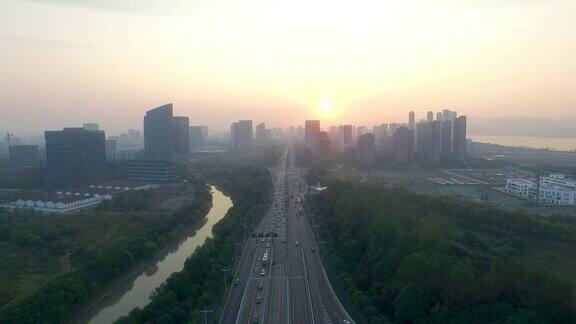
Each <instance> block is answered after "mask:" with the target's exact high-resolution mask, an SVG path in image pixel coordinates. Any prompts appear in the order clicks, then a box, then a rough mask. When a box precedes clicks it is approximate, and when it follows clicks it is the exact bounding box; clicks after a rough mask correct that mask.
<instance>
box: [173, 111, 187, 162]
mask: <svg viewBox="0 0 576 324" xmlns="http://www.w3.org/2000/svg"><path fill="white" fill-rule="evenodd" d="M173 121H174V154H175V155H179V156H182V155H187V154H190V122H189V119H188V117H184V116H174V118H173Z"/></svg>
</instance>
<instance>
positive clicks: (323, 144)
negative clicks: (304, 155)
mask: <svg viewBox="0 0 576 324" xmlns="http://www.w3.org/2000/svg"><path fill="white" fill-rule="evenodd" d="M329 152H330V139H329V138H328V133H326V132H320V133H318V159H319V160H321V161H325V160H327V159H328V153H329Z"/></svg>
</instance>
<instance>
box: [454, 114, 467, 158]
mask: <svg viewBox="0 0 576 324" xmlns="http://www.w3.org/2000/svg"><path fill="white" fill-rule="evenodd" d="M465 158H466V116H460V117H458V118H456V120H455V121H454V159H455V160H457V161H462V160H464V159H465Z"/></svg>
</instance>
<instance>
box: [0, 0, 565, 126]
mask: <svg viewBox="0 0 576 324" xmlns="http://www.w3.org/2000/svg"><path fill="white" fill-rule="evenodd" d="M574 12H576V1H574V0H555V1H554V0H549V1H544V0H542V1H538V0H483V1H472V0H458V1H448V0H407V1H397V0H396V1H387V0H354V1H348V0H340V1H337V0H291V1H285V0H234V1H232V0H124V1H117V0H2V1H0V132H2V133H4V132H5V131H10V132H12V133H16V134H17V135H29V134H34V133H40V132H41V131H43V130H45V129H59V128H62V127H65V126H76V125H81V124H82V123H83V122H98V123H100V125H101V128H104V129H105V130H106V131H107V132H108V133H118V132H120V131H123V130H126V129H128V128H137V129H141V128H142V117H143V115H144V113H145V111H146V110H148V109H151V108H154V107H156V106H159V105H162V104H165V103H169V102H171V103H173V104H174V110H175V114H176V115H184V116H189V117H190V123H191V124H194V125H208V126H210V127H211V128H212V129H214V130H219V129H227V128H228V126H229V124H230V123H231V122H232V121H233V120H237V119H253V120H254V121H255V122H260V121H265V122H267V124H268V125H271V126H275V125H283V126H286V125H303V121H304V120H305V119H320V120H321V122H322V125H323V126H324V125H326V126H327V125H330V124H339V123H347V122H351V123H354V124H356V125H374V124H378V123H381V122H391V121H400V122H402V121H405V120H407V115H408V112H409V111H410V110H414V111H416V114H417V118H418V119H420V118H423V117H425V113H426V111H428V110H433V111H439V110H442V109H453V110H457V111H458V112H459V113H460V114H466V115H468V116H473V117H479V118H494V117H499V116H530V117H544V118H553V119H561V118H565V117H567V116H574V115H575V114H576V113H575V112H576V96H575V95H574V90H575V89H576V59H575V58H576V32H575V31H576V19H574ZM327 103H328V104H327Z"/></svg>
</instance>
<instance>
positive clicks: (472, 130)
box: [468, 117, 576, 137]
mask: <svg viewBox="0 0 576 324" xmlns="http://www.w3.org/2000/svg"><path fill="white" fill-rule="evenodd" d="M468 133H469V134H474V135H508V136H540V137H576V118H574V117H571V118H564V119H561V120H553V119H542V118H533V117H503V118H474V117H471V118H469V119H468Z"/></svg>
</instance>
